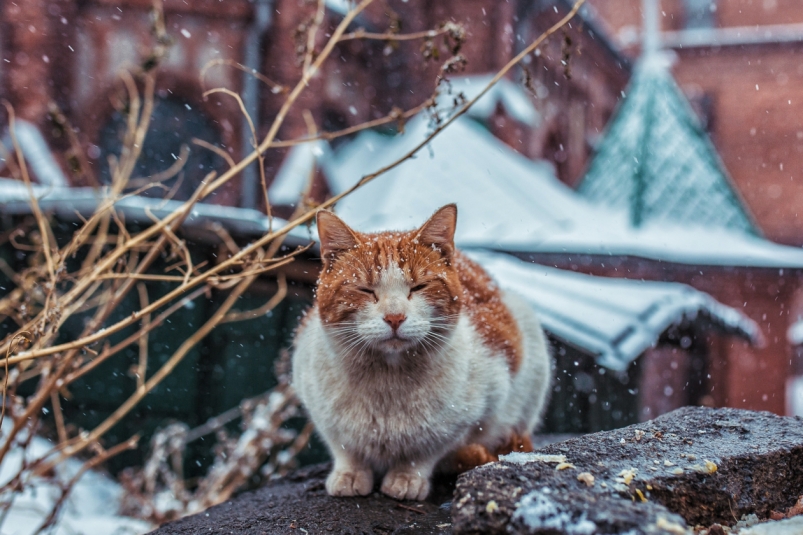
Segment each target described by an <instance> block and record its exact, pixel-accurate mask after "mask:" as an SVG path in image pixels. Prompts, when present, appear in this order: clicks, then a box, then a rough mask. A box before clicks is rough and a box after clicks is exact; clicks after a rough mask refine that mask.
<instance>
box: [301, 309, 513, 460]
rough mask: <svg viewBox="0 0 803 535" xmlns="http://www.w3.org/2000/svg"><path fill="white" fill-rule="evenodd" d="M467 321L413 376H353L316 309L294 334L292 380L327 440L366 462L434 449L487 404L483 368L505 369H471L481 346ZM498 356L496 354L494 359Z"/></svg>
mask: <svg viewBox="0 0 803 535" xmlns="http://www.w3.org/2000/svg"><path fill="white" fill-rule="evenodd" d="M466 329H470V327H468V322H467V321H463V322H460V323H459V325H458V327H457V328H456V329H455V332H454V333H453V340H452V345H451V346H450V348H451V351H450V354H448V355H440V356H439V358H441V359H442V362H441V363H440V364H439V365H437V366H432V368H431V369H430V370H429V372H428V373H427V374H422V375H420V376H418V377H414V376H409V375H405V374H404V372H399V374H398V375H397V376H394V375H393V374H380V375H378V376H373V377H372V378H371V379H370V380H369V379H367V378H355V377H354V376H351V375H349V374H348V372H347V371H346V370H345V369H344V366H343V363H342V360H341V359H340V358H338V355H337V354H336V353H335V350H334V348H333V347H332V345H331V342H330V340H328V339H327V337H326V333H325V332H324V329H323V326H322V325H321V323H320V320H319V319H317V317H313V318H310V322H309V324H308V325H307V327H306V328H305V330H304V331H303V332H302V333H300V334H299V336H298V338H297V340H296V351H295V353H294V362H293V366H294V385H295V387H296V390H297V392H298V394H299V396H300V397H301V399H302V401H303V402H304V404H305V406H306V407H307V410H308V411H309V412H310V415H311V416H312V418H313V420H314V421H315V422H316V425H318V428H319V431H320V432H321V433H322V434H323V435H325V436H327V437H328V439H329V440H330V441H331V442H333V447H338V446H340V447H341V448H344V449H347V450H350V451H355V452H360V455H361V456H363V457H364V458H365V459H366V460H369V461H370V462H371V463H372V464H376V465H381V464H384V462H386V460H387V459H393V458H396V459H398V458H399V457H404V456H406V455H409V454H410V453H413V452H428V453H430V454H431V453H434V452H435V451H436V450H438V449H440V448H444V447H445V446H444V445H445V444H454V443H456V442H460V440H461V438H462V437H464V436H465V435H466V434H467V432H469V430H470V428H471V427H473V425H474V424H476V425H479V424H480V422H481V420H482V418H483V416H484V415H485V414H486V413H487V412H488V409H489V407H488V400H489V395H490V396H492V395H493V394H492V392H491V390H494V389H493V388H489V387H490V385H486V384H484V383H482V382H480V383H478V382H477V381H476V377H477V376H478V375H482V376H485V377H492V376H493V374H496V375H498V376H499V377H502V376H504V375H505V371H504V369H500V370H488V369H477V366H478V364H477V363H478V362H480V363H481V362H487V361H488V359H487V358H483V356H484V355H482V354H481V352H483V351H486V349H485V348H484V347H483V345H482V344H481V342H479V341H478V340H477V339H475V338H474V337H473V333H472V331H471V330H468V331H467V330H466ZM495 360H498V359H495Z"/></svg>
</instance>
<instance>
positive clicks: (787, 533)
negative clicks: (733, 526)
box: [739, 516, 803, 535]
mask: <svg viewBox="0 0 803 535" xmlns="http://www.w3.org/2000/svg"><path fill="white" fill-rule="evenodd" d="M801 533H803V517H801V516H796V517H794V518H788V519H786V520H775V521H772V522H764V523H762V524H756V525H755V526H752V527H749V528H747V529H743V530H741V531H739V535H800V534H801Z"/></svg>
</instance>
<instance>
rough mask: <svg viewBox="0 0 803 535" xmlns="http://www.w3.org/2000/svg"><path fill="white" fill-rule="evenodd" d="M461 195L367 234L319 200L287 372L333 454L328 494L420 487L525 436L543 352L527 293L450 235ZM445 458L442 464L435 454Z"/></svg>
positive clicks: (538, 407) (537, 412) (536, 406)
mask: <svg viewBox="0 0 803 535" xmlns="http://www.w3.org/2000/svg"><path fill="white" fill-rule="evenodd" d="M456 225H457V207H456V205H454V204H450V205H446V206H444V207H442V208H440V209H439V210H438V211H437V212H435V214H434V215H433V216H432V217H431V218H430V219H429V220H428V221H427V222H426V223H424V224H423V226H421V228H419V229H417V230H414V231H410V232H381V233H376V234H363V233H359V232H356V231H354V230H352V229H351V228H349V227H348V226H347V225H346V224H345V223H344V222H343V221H342V220H340V219H339V218H338V217H337V216H335V215H334V214H333V213H331V212H328V211H323V210H322V211H319V212H318V214H317V226H318V235H319V238H320V248H321V258H322V262H323V268H322V270H321V273H320V276H319V279H318V286H317V290H316V302H315V304H314V306H313V308H312V309H311V310H310V312H309V313H308V314H307V315H306V316H305V318H304V319H303V320H302V322H301V325H300V326H299V328H298V331H297V333H296V337H295V341H294V347H293V361H292V366H293V386H294V388H295V390H296V392H297V394H298V396H299V398H300V399H301V401H302V403H303V404H304V406H305V407H306V409H307V411H308V413H309V415H310V417H311V419H312V421H313V423H314V424H315V427H316V428H317V431H318V433H319V434H320V436H321V437H322V438H323V440H324V442H325V443H326V445H327V446H328V448H329V450H330V452H331V454H332V458H333V459H334V468H333V470H332V472H331V473H330V474H329V476H328V478H327V480H326V490H327V492H328V493H329V494H330V495H333V496H355V495H367V494H369V493H370V492H371V491H372V490H373V488H374V475H375V474H377V475H383V476H384V477H383V479H382V484H381V491H382V492H383V493H384V494H386V495H388V496H390V497H392V498H395V499H399V500H405V499H407V500H423V499H425V498H426V496H427V494H428V493H429V489H430V477H431V475H432V473H433V471H434V470H435V469H436V467H438V469H441V468H444V469H458V470H459V469H464V468H468V467H472V466H476V465H479V464H483V463H485V462H488V461H489V460H495V459H496V455H497V454H499V453H507V452H509V451H510V450H512V449H518V450H531V449H532V446H531V444H530V442H529V436H530V434H531V433H532V431H533V428H534V427H535V425H536V424H537V423H538V421H539V419H540V417H541V413H542V412H543V407H544V404H545V401H546V398H547V392H548V391H549V388H550V383H551V377H552V363H551V357H550V354H549V351H548V346H547V342H546V338H545V336H544V332H543V330H542V329H541V326H540V323H539V322H538V320H537V319H536V317H535V315H534V313H533V312H532V310H531V309H530V307H529V306H528V305H527V304H525V303H524V302H523V301H521V300H519V299H518V298H516V297H515V296H513V295H509V294H505V293H502V292H501V291H500V290H499V289H498V288H497V286H496V284H495V283H494V282H493V281H492V279H491V278H490V277H489V276H488V275H487V274H486V273H485V271H483V269H482V268H481V267H480V266H479V265H477V264H476V263H474V262H473V261H471V260H469V259H468V258H467V257H466V256H465V255H464V254H462V253H461V252H460V251H458V250H457V249H456V248H455V245H454V233H455V228H456ZM439 463H440V466H439Z"/></svg>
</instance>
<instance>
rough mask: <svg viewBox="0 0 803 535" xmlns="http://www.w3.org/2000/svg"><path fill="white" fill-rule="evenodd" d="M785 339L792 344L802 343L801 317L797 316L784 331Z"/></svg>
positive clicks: (802, 326)
mask: <svg viewBox="0 0 803 535" xmlns="http://www.w3.org/2000/svg"><path fill="white" fill-rule="evenodd" d="M786 339H787V340H788V341H789V343H790V344H792V345H793V346H799V345H803V319H801V318H798V320H797V321H796V322H794V323H793V324H792V325H791V326H790V327H789V330H787V331H786Z"/></svg>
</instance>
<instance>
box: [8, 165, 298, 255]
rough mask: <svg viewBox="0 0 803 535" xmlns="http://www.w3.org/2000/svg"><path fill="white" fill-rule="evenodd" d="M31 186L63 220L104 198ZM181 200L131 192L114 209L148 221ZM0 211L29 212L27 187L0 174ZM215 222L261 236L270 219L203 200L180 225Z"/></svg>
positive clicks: (276, 224) (101, 193)
mask: <svg viewBox="0 0 803 535" xmlns="http://www.w3.org/2000/svg"><path fill="white" fill-rule="evenodd" d="M33 188H34V195H35V196H36V198H37V199H38V201H39V205H40V206H41V208H42V210H43V211H45V212H47V213H52V214H55V215H57V216H59V217H61V218H63V219H66V220H79V219H80V218H79V214H80V216H81V217H88V216H90V215H92V214H93V213H94V212H95V210H96V209H97V207H98V206H99V205H100V204H102V203H103V201H104V200H105V199H106V198H107V197H106V192H105V190H104V189H97V190H96V189H92V188H51V187H44V186H39V185H34V186H33ZM182 204H183V202H180V201H165V200H162V199H156V198H151V197H141V196H136V195H132V196H127V197H123V198H121V199H119V200H118V201H117V202H116V203H115V209H116V210H117V213H119V214H121V215H123V216H124V217H125V221H126V222H128V223H145V224H150V223H152V222H153V219H151V217H149V214H150V215H152V216H155V217H157V218H159V219H163V218H164V217H166V216H167V215H169V214H170V213H172V212H173V211H175V210H176V209H177V208H178V207H179V206H181V205H182ZM0 213H2V214H9V215H13V214H29V213H31V208H30V198H29V196H28V190H27V188H26V187H25V185H24V184H23V183H21V182H19V181H16V180H9V179H4V178H0ZM215 223H219V224H220V225H222V226H223V228H225V229H226V230H227V231H228V232H229V233H231V234H237V235H240V236H262V235H263V234H266V233H267V232H268V229H269V220H268V218H267V217H266V216H265V215H264V214H263V213H262V212H259V211H257V210H252V209H249V208H235V207H232V206H220V205H215V204H205V203H199V204H196V205H195V206H194V207H193V209H192V212H191V214H190V215H189V216H188V217H187V219H186V221H185V222H184V225H183V226H184V227H195V228H211V225H213V224H215ZM286 223H287V222H286V221H285V220H283V219H280V218H276V217H274V218H273V229H274V230H276V229H279V228H281V227H282V226H284V225H285V224H286ZM310 241H311V238H310V233H309V232H308V231H307V229H305V228H298V227H297V228H294V229H293V230H291V231H290V234H289V235H288V241H287V242H288V244H294V245H297V244H306V243H309V242H310Z"/></svg>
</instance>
